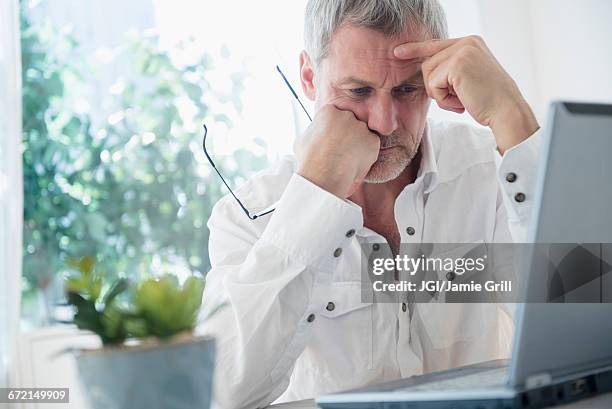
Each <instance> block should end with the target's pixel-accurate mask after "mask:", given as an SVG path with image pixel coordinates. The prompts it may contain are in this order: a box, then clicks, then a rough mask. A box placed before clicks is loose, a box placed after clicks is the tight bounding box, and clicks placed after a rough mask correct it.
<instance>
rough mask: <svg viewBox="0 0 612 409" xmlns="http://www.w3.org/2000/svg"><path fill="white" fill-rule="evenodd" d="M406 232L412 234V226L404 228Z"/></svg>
mask: <svg viewBox="0 0 612 409" xmlns="http://www.w3.org/2000/svg"><path fill="white" fill-rule="evenodd" d="M406 233H408V235H410V236H412V235H413V234H414V227H412V226H408V228H407V229H406Z"/></svg>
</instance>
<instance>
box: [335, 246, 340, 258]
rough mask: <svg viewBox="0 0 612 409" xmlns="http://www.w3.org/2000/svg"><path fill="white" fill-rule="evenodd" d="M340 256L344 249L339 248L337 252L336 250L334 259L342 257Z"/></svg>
mask: <svg viewBox="0 0 612 409" xmlns="http://www.w3.org/2000/svg"><path fill="white" fill-rule="evenodd" d="M340 254H342V249H341V248H340V247H338V248H337V249H336V250H334V257H340Z"/></svg>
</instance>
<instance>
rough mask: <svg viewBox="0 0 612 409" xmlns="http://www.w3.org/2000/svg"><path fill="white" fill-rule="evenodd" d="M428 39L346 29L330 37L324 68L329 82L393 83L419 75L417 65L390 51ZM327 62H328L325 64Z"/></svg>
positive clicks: (359, 28)
mask: <svg viewBox="0 0 612 409" xmlns="http://www.w3.org/2000/svg"><path fill="white" fill-rule="evenodd" d="M428 38H429V37H428V36H426V35H423V34H421V33H419V34H413V33H410V32H407V33H404V34H402V35H399V36H396V37H388V36H386V35H385V34H383V33H381V32H378V31H375V30H372V29H368V28H365V27H356V26H351V25H346V26H343V27H341V28H340V29H339V30H338V31H336V33H335V34H334V36H333V37H332V39H331V41H330V43H329V45H328V47H329V48H328V54H327V57H326V58H324V61H323V64H325V65H327V67H326V68H327V69H326V71H327V72H328V74H329V75H330V77H331V78H330V79H332V81H334V82H335V81H337V80H340V79H341V78H346V77H354V78H360V79H363V80H365V81H368V82H373V83H379V82H380V83H381V85H383V84H382V83H387V84H388V85H390V84H389V83H396V82H398V81H403V80H405V79H407V78H408V77H410V76H412V75H414V74H417V75H418V74H419V72H420V65H421V64H420V63H418V62H412V63H411V62H407V61H402V60H399V59H397V58H396V57H395V56H394V55H393V49H394V48H395V47H396V46H398V45H400V44H403V43H405V42H413V41H423V40H425V39H428ZM325 60H327V61H325Z"/></svg>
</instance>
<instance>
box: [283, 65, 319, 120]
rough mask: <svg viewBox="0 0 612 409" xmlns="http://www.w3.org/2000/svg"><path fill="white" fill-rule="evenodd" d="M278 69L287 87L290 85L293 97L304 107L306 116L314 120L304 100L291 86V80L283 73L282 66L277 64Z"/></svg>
mask: <svg viewBox="0 0 612 409" xmlns="http://www.w3.org/2000/svg"><path fill="white" fill-rule="evenodd" d="M276 71H278V73H279V74H280V75H281V77H283V81H285V84H287V87H289V91H291V93H292V94H293V97H294V98H295V99H296V100H297V102H298V103H299V104H300V106H301V107H302V109H303V110H304V113H305V114H306V116H307V117H308V119H310V122H312V118H311V117H310V114H309V113H308V111H307V110H306V107H305V106H304V104H302V101H300V98H299V97H298V95H297V93H296V92H295V90H294V89H293V87H292V86H291V84H290V83H289V81H288V80H287V77H285V74H283V72H282V71H281V69H280V67H279V66H278V65H277V66H276Z"/></svg>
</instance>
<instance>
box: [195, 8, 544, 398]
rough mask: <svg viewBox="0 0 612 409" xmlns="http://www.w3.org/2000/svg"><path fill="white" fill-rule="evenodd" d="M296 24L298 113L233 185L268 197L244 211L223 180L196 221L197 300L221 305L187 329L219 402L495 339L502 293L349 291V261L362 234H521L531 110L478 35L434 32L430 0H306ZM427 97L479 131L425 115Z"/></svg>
mask: <svg viewBox="0 0 612 409" xmlns="http://www.w3.org/2000/svg"><path fill="white" fill-rule="evenodd" d="M305 27H306V28H305V35H306V50H305V51H302V53H301V54H300V78H301V85H302V88H303V91H304V93H305V95H306V96H307V97H308V98H310V99H312V100H314V101H315V109H316V115H315V117H314V120H313V122H312V124H311V125H310V127H309V128H308V129H307V130H306V132H305V133H304V135H302V137H301V138H299V140H298V141H297V143H296V147H295V151H296V156H295V158H294V157H288V158H286V159H284V160H282V161H281V162H280V163H279V164H277V165H275V166H273V167H272V168H270V169H268V170H266V171H264V172H262V173H260V174H258V175H257V176H255V177H254V178H252V179H251V180H250V181H249V182H247V183H246V184H245V185H244V186H242V187H241V188H240V189H239V190H238V196H239V197H241V199H242V200H243V201H244V202H245V203H246V204H247V205H248V207H249V208H250V209H251V210H253V211H258V210H261V209H265V208H267V207H269V206H270V205H274V204H276V205H275V206H276V210H275V211H274V212H273V213H270V214H268V215H266V216H263V217H261V218H258V219H256V220H249V219H248V218H246V217H245V216H244V214H243V213H242V210H241V209H240V207H239V206H238V205H237V204H236V203H235V202H234V200H233V198H232V197H229V196H227V197H225V198H223V199H222V200H221V201H219V203H217V205H216V206H215V208H214V210H213V214H212V217H211V218H210V221H209V228H210V231H211V235H210V252H209V253H210V258H211V263H212V269H211V271H210V272H209V273H208V277H207V287H206V292H205V295H204V302H205V308H204V313H203V314H207V313H208V312H209V311H211V310H213V309H216V308H217V307H219V306H222V305H223V306H224V307H223V308H221V309H220V310H219V311H218V312H217V313H216V314H214V315H212V317H211V318H210V319H208V320H206V321H205V322H204V323H203V325H202V327H201V331H202V332H204V333H209V334H212V335H214V336H215V337H216V338H217V347H218V351H217V354H218V356H217V363H216V372H215V396H214V398H215V400H216V402H217V403H218V404H219V405H220V406H221V407H224V408H230V407H232V408H233V407H262V406H265V405H267V404H269V403H271V402H274V401H277V402H280V401H286V400H297V399H304V398H312V397H314V396H316V395H318V394H321V393H326V392H331V391H336V390H341V389H347V388H353V387H358V386H362V385H366V384H371V383H375V382H382V381H386V380H392V379H397V378H400V377H408V376H412V375H416V374H422V373H424V372H430V371H434V370H442V369H447V368H450V367H454V366H458V365H465V364H470V363H475V362H478V361H484V360H489V359H497V358H503V357H507V354H508V345H509V343H510V338H511V332H512V326H511V320H510V317H509V314H507V313H506V312H505V310H504V309H502V308H500V307H498V306H497V305H495V304H487V305H478V304H476V305H453V304H438V305H433V306H432V305H427V304H409V303H406V302H405V301H404V302H400V301H398V302H397V303H374V304H372V303H363V302H362V300H361V294H360V264H359V263H360V255H361V251H362V245H365V246H371V247H372V248H373V251H376V249H377V248H378V247H376V246H379V244H378V243H388V244H389V245H390V246H391V249H392V250H393V252H394V253H397V252H398V251H399V245H400V243H420V242H424V243H474V242H511V241H517V240H519V241H520V240H522V237H523V234H524V230H525V224H526V221H527V215H528V212H529V207H530V199H531V196H530V192H531V185H532V179H533V172H534V165H535V158H536V149H535V146H534V138H533V137H530V136H531V135H533V134H534V133H535V132H536V131H537V130H538V124H537V122H536V120H535V117H534V115H533V113H532V111H531V109H530V108H529V106H528V105H527V103H526V102H525V100H524V98H523V97H522V95H521V93H520V91H519V90H518V88H517V86H516V85H515V83H514V81H513V80H512V79H511V78H510V77H509V76H508V74H507V73H506V72H505V71H504V70H503V68H502V67H501V66H500V65H499V63H498V62H497V61H496V60H495V58H494V57H493V55H492V54H491V52H490V51H489V50H488V49H487V47H486V45H485V43H484V42H483V40H482V39H480V38H478V37H466V38H460V39H445V38H446V22H445V17H444V14H443V11H442V9H441V7H440V5H439V4H438V3H437V1H436V0H310V1H309V2H308V6H307V12H306V21H305ZM431 99H434V100H435V101H436V103H437V104H438V105H439V106H440V107H442V108H443V109H446V110H450V111H454V112H464V111H467V112H468V113H469V114H470V115H471V116H472V117H473V118H474V119H475V120H476V121H477V122H478V123H480V124H482V125H484V126H485V127H488V128H489V129H486V128H483V129H473V128H471V127H469V126H466V125H461V124H453V123H449V124H435V123H433V122H428V121H427V119H426V115H427V111H428V108H429V103H430V101H431ZM489 130H490V131H489ZM491 133H492V135H491ZM370 243H374V244H370ZM368 248H369V247H368Z"/></svg>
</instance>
